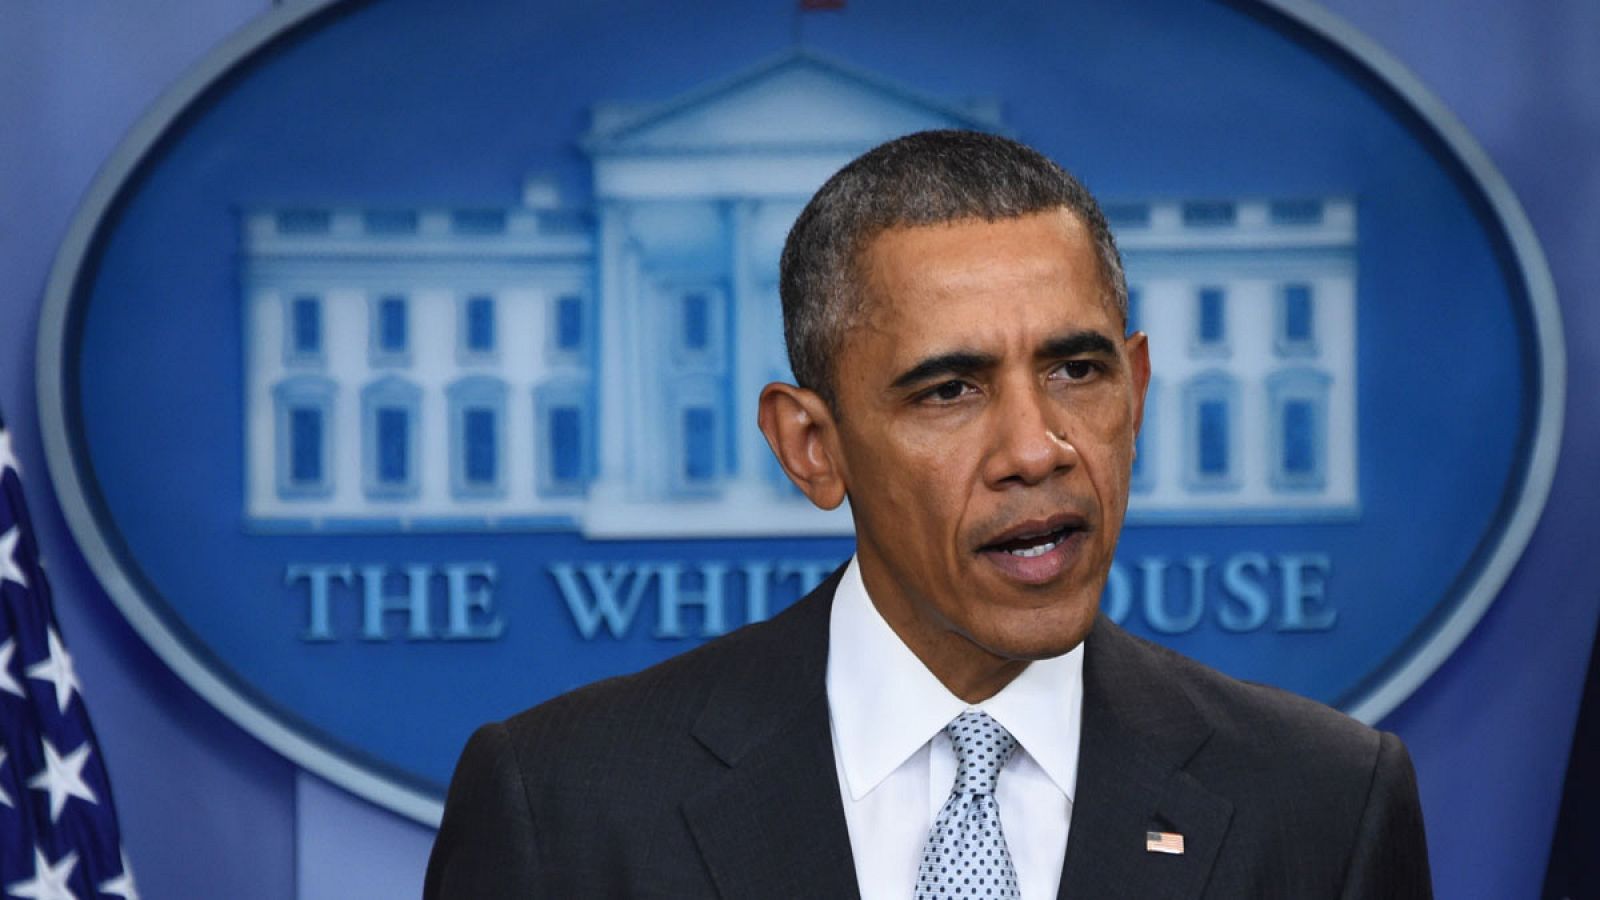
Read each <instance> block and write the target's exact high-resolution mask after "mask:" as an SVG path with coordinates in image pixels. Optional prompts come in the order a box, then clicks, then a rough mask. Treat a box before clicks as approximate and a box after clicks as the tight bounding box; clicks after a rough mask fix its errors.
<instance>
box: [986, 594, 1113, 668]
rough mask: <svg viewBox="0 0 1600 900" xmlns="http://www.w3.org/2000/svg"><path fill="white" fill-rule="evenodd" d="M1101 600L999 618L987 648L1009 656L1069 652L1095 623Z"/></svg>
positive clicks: (1029, 657) (1034, 656)
mask: <svg viewBox="0 0 1600 900" xmlns="http://www.w3.org/2000/svg"><path fill="white" fill-rule="evenodd" d="M1098 606H1099V604H1096V603H1091V604H1087V605H1086V606H1076V607H1075V608H1072V609H1065V610H1055V609H1053V610H1045V611H1040V612H1043V613H1045V614H1044V615H1042V616H1041V615H1037V614H1035V615H1027V616H1024V617H1018V620H1013V621H1009V622H996V623H994V625H995V628H994V630H993V631H992V632H991V634H992V637H993V640H991V641H988V642H983V644H984V646H985V648H986V649H988V650H989V652H991V653H993V654H995V655H996V656H1001V657H1004V658H1006V659H1025V660H1040V659H1052V658H1054V657H1057V656H1060V655H1062V654H1063V653H1067V652H1069V651H1071V650H1072V648H1074V647H1076V646H1078V645H1079V644H1081V643H1083V639H1084V638H1086V637H1088V636H1089V630H1090V629H1091V628H1093V627H1094V616H1095V611H1096V609H1097V608H1098Z"/></svg>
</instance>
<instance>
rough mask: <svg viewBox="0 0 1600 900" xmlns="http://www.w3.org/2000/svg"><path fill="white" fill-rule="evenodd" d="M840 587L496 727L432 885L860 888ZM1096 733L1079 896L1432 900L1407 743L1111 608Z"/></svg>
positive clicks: (1073, 858)
mask: <svg viewBox="0 0 1600 900" xmlns="http://www.w3.org/2000/svg"><path fill="white" fill-rule="evenodd" d="M837 580H838V575H837V573H835V576H834V577H833V578H831V579H829V580H828V581H827V582H825V583H824V584H823V585H822V586H821V587H820V588H818V589H817V591H815V592H814V593H812V594H811V595H809V596H807V597H806V598H804V599H802V600H801V601H800V602H798V603H797V604H795V605H794V606H793V607H791V608H790V609H788V610H786V611H785V612H783V613H782V614H780V615H778V616H777V617H775V618H773V619H772V620H770V621H768V622H765V623H762V624H757V625H752V626H749V627H746V628H743V629H740V630H739V631H737V632H734V633H733V634H730V635H728V636H726V637H724V638H721V639H719V640H716V641H713V642H711V643H709V644H706V645H705V646H703V647H701V648H699V649H697V650H695V651H692V652H690V653H686V654H684V655H682V656H680V657H677V658H675V659H672V660H669V661H667V662H665V663H662V664H661V665H658V666H655V667H654V668H651V669H648V670H646V671H644V672H641V673H639V674H637V675H630V676H626V677H622V678H614V679H611V680H609V681H603V682H600V683H598V684H594V685H591V686H589V687H585V688H582V689H580V690H577V691H574V692H572V693H570V694H566V695H564V696H561V697H557V698H556V699H554V700H551V701H549V702H548V703H545V704H543V705H541V706H538V707H535V708H534V709H531V710H529V711H527V712H524V713H522V714H520V715H517V716H515V717H513V718H511V719H509V720H508V721H506V722H503V723H496V724H491V725H486V726H484V727H483V728H481V729H479V731H478V732H477V733H476V734H474V735H473V736H472V739H471V741H470V742H468V744H467V747H466V750H465V751H464V752H463V753H462V756H461V761H460V762H459V763H458V765H457V767H456V772H455V776H454V778H453V779H452V781H451V784H450V791H449V796H448V799H447V801H446V803H445V812H444V821H443V823H442V824H441V826H440V830H439V836H438V839H437V841H436V843H435V844H434V847H433V855H432V858H431V859H430V860H429V863H428V874H427V881H426V885H425V887H424V891H423V893H424V897H426V898H489V897H549V898H586V897H673V898H691V897H722V898H733V897H752V898H755V897H759V898H777V897H819V898H820V897H826V898H836V897H856V896H858V892H857V887H856V878H855V870H854V866H853V863H852V860H851V850H850V840H849V837H848V834H847V832H846V827H845V819H844V810H843V806H842V804H841V800H840V796H839V784H838V777H837V775H836V772H835V768H834V761H833V748H832V742H831V737H830V732H829V723H828V698H827V694H826V689H825V687H824V683H823V675H824V671H825V668H826V664H827V651H828V621H829V609H830V608H831V605H832V600H833V589H834V586H835V584H836V583H837ZM865 689H870V688H865ZM1082 733H1083V737H1082V746H1081V750H1080V758H1079V768H1078V784H1077V791H1076V798H1075V802H1074V805H1073V810H1072V826H1071V835H1070V837H1069V839H1068V846H1067V855H1066V861H1065V867H1064V871H1063V873H1062V878H1061V882H1062V883H1061V888H1060V892H1061V894H1060V895H1061V896H1062V897H1069V896H1070V897H1072V898H1075V900H1087V898H1094V900H1099V898H1122V897H1126V898H1138V900H1160V898H1201V897H1205V898H1227V900H1237V898H1257V897H1272V898H1280V897H1281V898H1293V900H1305V898H1320V897H1329V898H1334V897H1341V898H1358V897H1359V898H1367V897H1394V898H1426V897H1429V896H1431V889H1430V885H1429V876H1428V861H1427V847H1426V844H1425V841H1424V838H1423V829H1422V816H1421V810H1420V808H1419V806H1418V803H1417V790H1416V780H1415V777H1414V775H1413V773H1412V769H1411V762H1410V760H1409V758H1408V757H1407V755H1406V751H1405V748H1404V747H1403V746H1402V745H1401V743H1400V741H1399V739H1397V738H1396V737H1394V736H1393V735H1390V734H1380V733H1379V732H1377V731H1374V730H1372V729H1370V728H1368V727H1366V726H1364V725H1361V724H1359V723H1357V722H1356V721H1354V720H1352V719H1349V718H1347V717H1345V716H1343V715H1341V714H1339V713H1337V712H1334V711H1332V710H1330V709H1328V708H1327V707H1324V706H1320V705H1318V704H1315V703H1312V702H1311V701H1308V700H1304V699H1302V698H1299V697H1295V696H1293V695H1290V694H1286V693H1284V692H1282V691H1278V690H1274V689H1272V688H1266V687H1261V686H1257V685H1250V684H1245V683H1242V682H1238V681H1234V680H1232V679H1229V678H1227V677H1225V676H1223V675H1220V674H1218V673H1217V672H1214V671H1212V670H1210V669H1207V668H1205V667H1204V666H1201V665H1199V664H1198V663H1195V662H1192V661H1190V660H1188V659H1185V658H1183V657H1181V656H1179V655H1177V654H1175V653H1172V652H1170V651H1167V650H1165V649H1162V648H1160V647H1157V646H1155V645H1153V644H1150V643H1148V642H1146V641H1143V640H1140V639H1138V638H1136V637H1134V636H1132V635H1130V634H1128V633H1127V632H1125V631H1123V630H1122V629H1120V628H1118V627H1117V626H1116V625H1115V624H1113V623H1111V622H1110V621H1109V620H1107V619H1105V618H1104V617H1101V619H1100V620H1099V621H1098V622H1096V624H1095V627H1094V630H1093V632H1092V633H1091V634H1090V636H1089V638H1088V639H1087V641H1086V644H1085V655H1084V706H1083V729H1082ZM1148 830H1155V831H1170V832H1178V833H1181V834H1182V835H1183V836H1184V853H1183V854H1182V855H1181V856H1179V855H1165V854H1158V853H1150V852H1147V851H1146V849H1145V832H1146V831H1148ZM906 890H907V894H906V896H907V898H909V896H910V891H911V889H910V887H909V886H908V887H907V889H906ZM896 900H899V898H896Z"/></svg>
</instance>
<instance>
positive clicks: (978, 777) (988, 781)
mask: <svg viewBox="0 0 1600 900" xmlns="http://www.w3.org/2000/svg"><path fill="white" fill-rule="evenodd" d="M944 733H945V734H947V735H949V736H950V743H951V744H952V745H954V746H955V750H956V784H955V789H956V790H957V791H959V792H962V793H968V794H992V793H994V783H995V780H996V779H998V778H999V777H1000V767H1001V766H1004V765H1005V764H1006V760H1008V759H1010V758H1011V754H1013V753H1015V752H1016V750H1017V739H1016V738H1014V737H1012V736H1011V733H1010V732H1009V731H1006V730H1005V729H1004V728H1001V727H1000V723H999V722H996V721H995V720H993V719H991V718H989V714H988V713H986V712H980V711H978V710H975V709H969V710H967V711H966V712H964V713H962V714H961V715H959V716H956V717H955V719H953V720H951V722H950V724H949V725H946V726H945V727H944Z"/></svg>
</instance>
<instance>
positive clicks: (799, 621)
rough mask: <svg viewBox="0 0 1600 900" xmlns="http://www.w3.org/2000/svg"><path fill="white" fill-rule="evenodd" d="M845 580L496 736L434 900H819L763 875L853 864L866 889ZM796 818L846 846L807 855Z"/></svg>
mask: <svg viewBox="0 0 1600 900" xmlns="http://www.w3.org/2000/svg"><path fill="white" fill-rule="evenodd" d="M836 577H837V575H836V576H835V579H836ZM835 579H829V581H827V582H824V584H823V585H822V586H821V587H819V588H818V590H817V591H815V592H813V593H812V594H811V595H808V596H807V597H806V598H803V599H802V600H801V601H800V602H798V603H796V604H795V605H794V606H792V607H790V608H789V609H787V610H785V611H784V612H782V613H780V614H779V615H777V616H775V617H774V618H772V619H771V620H768V621H766V622H762V623H757V624H753V625H749V626H746V627H744V628H741V629H739V630H738V631H736V632H733V633H731V634H729V635H726V636H724V637H722V638H719V639H717V640H715V641H712V642H710V643H708V644H706V645H704V646H702V647H700V648H698V649H695V650H693V651H690V652H688V653H684V654H682V655H680V656H677V657H674V658H672V659H669V660H667V661H665V662H663V663H660V664H658V665H656V666H653V667H651V668H649V669H646V670H644V671H642V672H639V673H636V674H633V675H626V676H621V677H617V678H610V679H607V680H604V681H600V682H597V683H595V684H592V685H589V686H586V687H582V688H579V689H577V690H575V691H572V692H570V693H567V694H563V695H561V696H559V697H556V698H554V699H552V700H549V701H547V702H545V703H542V704H540V705H538V706H535V707H533V708H532V709H529V710H527V711H525V712H522V713H519V714H517V715H515V716H513V717H511V718H510V719H507V720H506V721H504V722H501V723H494V724H491V725H487V726H484V728H482V729H480V730H479V731H478V732H477V733H476V734H474V735H473V737H472V739H471V740H470V741H469V742H468V745H467V748H466V749H465V750H464V751H463V753H462V757H461V761H460V762H459V763H458V764H457V767H456V773H455V775H454V777H453V778H452V779H451V785H450V790H449V794H448V796H447V798H446V802H445V814H444V820H443V821H442V822H441V824H440V831H439V836H438V838H437V839H436V841H435V844H434V850H433V854H432V856H431V858H430V860H429V867H428V875H427V881H426V885H425V890H424V896H426V897H456V896H460V897H469V896H470V897H499V896H521V897H526V896H551V897H556V896H560V897H568V896H570V897H578V896H630V897H640V896H646V897H648V896H660V897H695V896H710V895H712V894H714V893H717V892H721V893H723V894H724V895H738V894H745V893H750V894H751V895H756V894H759V893H762V890H760V889H759V887H758V885H757V883H761V884H764V885H765V886H766V887H765V892H766V893H767V895H768V896H801V895H807V894H808V893H809V892H808V891H807V890H806V889H805V888H804V886H803V883H802V882H798V881H797V882H796V884H795V885H794V886H793V889H792V890H790V891H785V890H783V889H782V885H783V881H782V876H781V875H779V874H775V873H774V871H773V870H770V869H769V870H768V871H766V872H765V873H764V874H763V873H762V872H761V871H759V870H758V869H752V868H750V866H752V865H756V866H759V865H761V864H771V865H777V866H782V865H788V864H789V863H788V862H785V861H784V860H783V859H782V857H784V856H785V854H790V855H793V854H795V853H800V854H802V855H810V856H818V857H820V858H821V859H824V860H827V861H830V862H831V864H832V866H833V867H834V868H835V869H838V868H841V863H842V868H843V869H844V870H845V871H846V873H847V874H848V878H849V880H850V882H851V884H852V890H853V881H854V875H853V869H851V866H850V859H849V845H848V838H847V837H846V836H845V835H844V833H843V832H844V826H843V810H842V807H841V805H840V800H839V795H838V783H837V780H836V776H835V774H834V770H833V766H832V756H831V753H832V750H831V738H830V736H829V731H828V720H827V697H826V688H825V685H824V672H825V668H826V660H827V623H828V611H829V608H830V600H831V597H832V589H833V585H834V583H835ZM824 762H825V763H826V765H825V766H824V765H823V763H824ZM758 791H766V792H768V793H769V794H770V796H769V797H767V798H762V797H759V796H755V795H754V794H753V792H758ZM786 791H787V792H791V793H792V792H797V791H798V792H801V793H803V794H806V795H809V796H804V797H799V798H795V797H792V796H788V795H787V794H786ZM783 806H787V807H788V809H786V810H785V809H782V807H783ZM796 815H798V816H799V817H800V820H801V821H802V822H803V821H804V820H806V819H808V818H809V819H811V820H813V821H812V822H811V825H812V826H816V825H817V821H816V820H820V823H821V824H820V826H818V827H821V828H822V830H824V831H826V830H828V829H829V828H831V827H833V826H835V825H837V830H838V832H839V840H838V841H829V840H825V839H824V840H818V839H816V838H812V839H811V840H809V841H807V840H805V839H803V838H802V839H800V840H798V841H792V840H791V838H792V837H793V836H792V835H788V834H785V833H783V832H784V830H785V829H787V828H795V827H800V825H799V824H793V825H786V824H783V823H784V822H793V821H794V820H793V819H792V818H783V817H785V816H787V817H793V816H796ZM775 819H777V820H778V821H777V822H776V823H775V822H774V820H775ZM835 819H836V821H835ZM790 843H797V844H798V845H799V847H798V848H797V849H786V845H788V844H790ZM740 844H742V845H743V847H744V848H748V849H741V848H740V846H739V845H740ZM841 845H842V850H843V856H842V860H841V858H840V857H839V850H840V849H841ZM763 846H765V847H766V848H767V849H768V851H769V853H768V855H769V856H772V857H774V858H773V859H766V858H764V857H762V855H761V848H762V847H763ZM812 861H813V862H815V860H812ZM791 862H792V861H791ZM802 871H805V870H804V869H797V870H795V872H796V874H795V875H791V876H790V877H795V878H798V877H799V872H802ZM747 886H748V887H757V890H756V891H754V892H753V893H752V892H750V891H746V890H744V888H745V887H747ZM811 895H815V894H811Z"/></svg>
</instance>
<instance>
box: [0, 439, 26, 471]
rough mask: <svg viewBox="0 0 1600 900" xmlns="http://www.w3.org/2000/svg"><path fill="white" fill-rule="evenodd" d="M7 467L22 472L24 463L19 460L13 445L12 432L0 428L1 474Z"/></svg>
mask: <svg viewBox="0 0 1600 900" xmlns="http://www.w3.org/2000/svg"><path fill="white" fill-rule="evenodd" d="M7 469H10V470H12V471H13V472H16V473H17V474H18V475H21V474H22V464H21V463H20V462H18V461H17V453H16V451H15V450H14V449H12V447H11V432H9V431H7V430H5V429H4V428H0V475H4V474H5V473H6V470H7Z"/></svg>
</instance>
